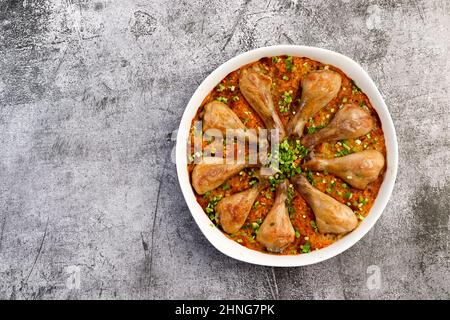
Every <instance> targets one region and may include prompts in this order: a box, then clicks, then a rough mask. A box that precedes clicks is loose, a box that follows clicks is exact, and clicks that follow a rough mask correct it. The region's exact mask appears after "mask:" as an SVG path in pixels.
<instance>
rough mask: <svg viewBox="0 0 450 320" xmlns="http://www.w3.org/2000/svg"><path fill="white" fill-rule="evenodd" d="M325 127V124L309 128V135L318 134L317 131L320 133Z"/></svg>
mask: <svg viewBox="0 0 450 320" xmlns="http://www.w3.org/2000/svg"><path fill="white" fill-rule="evenodd" d="M324 127H325V125H324V124H321V125H318V126H309V127H308V133H309V134H312V133H314V132H316V131H318V130H320V129H322V128H324Z"/></svg>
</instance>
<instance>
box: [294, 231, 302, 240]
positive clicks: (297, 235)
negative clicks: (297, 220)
mask: <svg viewBox="0 0 450 320" xmlns="http://www.w3.org/2000/svg"><path fill="white" fill-rule="evenodd" d="M300 236H301V234H300V231H298V230H295V237H296V238H297V239H298V238H300Z"/></svg>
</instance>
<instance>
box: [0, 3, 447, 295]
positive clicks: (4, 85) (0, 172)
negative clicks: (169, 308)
mask: <svg viewBox="0 0 450 320" xmlns="http://www.w3.org/2000/svg"><path fill="white" fill-rule="evenodd" d="M225 4H226V5H227V6H226V7H224V5H225ZM449 17H450V2H449V1H448V0H441V1H432V0H430V1H425V0H424V1H420V0H410V1H406V0H405V1H389V0H385V1H350V0H342V1H325V0H321V1H316V0H309V1H287V0H286V1H281V0H280V1H275V0H270V1H256V0H252V1H248V0H246V1H237V0H228V1H225V2H224V1H221V0H208V1H200V0H196V1H169V0H161V1H150V0H147V1H144V0H141V1H131V0H121V1H119V0H117V1H88V0H79V1H71V0H59V1H58V0H53V1H44V0H40V1H31V0H28V1H27V0H24V1H22V0H21V1H13V0H0V148H1V152H0V298H4V299H9V298H17V299H50V298H70V299H79V298H88V299H91V298H107V299H109V298H133V299H147V298H200V299H203V298H220V299H224V298H268V299H271V298H283V299H310V298H318V299H321V298H337V299H343V298H350V299H352V298H353V299H354V298H376V299H384V298H450V271H449V270H450V254H449V240H450V236H449V229H450V222H449V207H450V201H449V193H450V184H449V180H450V177H449V160H450V151H449V150H450V149H449V140H450V130H449V121H450V118H449V99H450V90H449V83H450V76H449V74H450V65H449V60H450V53H449V37H450V21H449V20H450V18H449ZM280 43H294V44H305V45H311V46H319V47H323V48H328V49H332V50H336V51H338V52H341V53H343V54H346V55H348V56H350V57H352V58H354V59H355V60H356V61H358V62H359V63H361V64H362V66H363V67H364V68H365V69H366V70H367V71H368V72H369V74H370V75H371V76H372V77H373V79H374V81H375V82H376V83H377V85H378V86H379V89H380V90H381V92H382V93H383V95H384V97H385V99H386V103H387V105H388V106H389V109H390V111H391V114H392V117H393V120H394V122H395V125H396V129H397V133H398V139H399V146H400V167H399V174H398V179H397V183H396V186H395V189H394V193H393V196H392V198H391V200H390V202H389V204H388V206H387V208H386V210H385V213H384V215H383V216H382V218H381V219H380V220H379V222H378V223H377V225H376V227H375V228H374V229H373V230H372V231H371V232H370V233H369V234H368V235H367V236H366V237H364V238H363V240H362V241H360V242H359V243H358V244H357V245H355V246H354V247H353V248H351V249H350V250H348V251H347V252H345V253H344V254H341V255H340V256H338V257H336V258H334V259H331V260H328V261H326V262H324V263H321V264H317V265H313V266H309V267H304V268H290V269H278V268H266V267H258V266H252V265H248V264H244V263H241V262H238V261H235V260H232V259H231V258H228V257H226V256H224V255H222V254H221V253H219V252H218V251H216V250H215V249H214V248H213V247H212V246H211V245H210V244H209V243H208V241H207V240H206V239H205V238H204V237H203V235H202V234H201V233H200V231H199V229H198V228H197V226H196V225H195V223H194V221H193V219H192V218H191V215H190V214H189V212H188V210H187V206H186V204H185V201H184V199H183V197H182V195H181V192H180V189H179V186H178V181H177V177H176V171H175V165H174V164H173V163H171V161H170V153H171V150H172V148H173V146H174V142H173V141H170V133H171V131H172V130H175V129H177V126H178V123H179V120H180V118H181V115H182V113H183V110H184V107H185V105H186V103H187V102H188V100H189V98H190V96H191V95H192V93H193V92H194V90H195V89H196V87H197V85H198V84H199V83H200V82H201V81H202V80H203V79H204V78H205V77H206V76H207V75H208V74H209V72H211V71H212V70H213V69H214V68H216V67H217V66H218V65H220V64H221V63H223V62H225V61H226V60H228V59H229V58H231V57H233V56H235V55H236V54H238V53H240V52H243V51H247V50H249V49H252V48H256V47H260V46H265V45H272V44H280ZM372 265H375V266H377V267H378V268H379V270H380V272H381V279H382V282H381V287H380V288H375V289H374V288H373V287H370V286H367V281H368V279H369V276H370V270H371V269H370V268H369V273H368V267H369V266H372ZM73 266H75V268H76V267H79V270H80V273H79V274H80V279H81V284H80V288H79V289H77V288H73V286H70V283H69V285H68V283H67V279H68V278H69V279H72V278H70V272H71V270H73V269H71V268H74V267H73ZM369 280H370V279H369ZM370 288H371V289H370Z"/></svg>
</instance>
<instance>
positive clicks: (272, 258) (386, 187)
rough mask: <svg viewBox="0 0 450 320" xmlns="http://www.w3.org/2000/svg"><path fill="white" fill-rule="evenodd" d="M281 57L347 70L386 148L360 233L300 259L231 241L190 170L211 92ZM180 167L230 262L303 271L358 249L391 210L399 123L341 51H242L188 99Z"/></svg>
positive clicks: (186, 188) (193, 203) (189, 198)
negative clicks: (193, 131) (247, 68)
mask: <svg viewBox="0 0 450 320" xmlns="http://www.w3.org/2000/svg"><path fill="white" fill-rule="evenodd" d="M281 55H291V56H296V57H307V58H310V59H312V60H316V61H319V62H321V63H324V64H329V65H332V66H334V67H337V68H339V69H340V70H342V72H344V73H345V74H346V75H347V76H348V77H349V78H350V79H352V80H353V81H354V82H355V84H356V85H357V86H358V87H359V88H361V90H362V91H363V92H364V93H365V94H366V95H367V97H368V98H369V100H370V102H371V104H372V106H373V108H374V109H375V110H376V112H377V114H378V117H379V118H380V121H381V126H382V129H383V133H384V137H385V144H386V171H385V174H384V180H383V182H382V184H381V187H380V189H379V191H378V195H377V197H376V199H375V202H374V204H373V206H372V208H371V209H370V211H369V214H368V216H367V217H366V218H365V219H364V220H363V221H362V222H361V223H360V224H359V225H358V227H357V228H356V229H355V230H353V231H352V232H351V233H349V234H347V235H346V236H344V237H343V238H341V239H339V240H337V241H336V242H334V243H332V244H331V245H329V246H328V247H326V248H323V249H320V250H317V251H313V252H310V253H307V254H298V255H274V254H269V253H263V252H259V251H256V250H252V249H249V248H247V247H245V246H243V245H240V244H238V243H237V242H235V241H233V240H231V239H229V238H227V237H226V236H225V235H224V234H223V232H222V231H220V230H219V228H217V227H216V226H214V225H213V224H212V223H211V220H210V219H209V218H208V216H207V215H206V213H205V212H204V211H203V209H202V208H201V206H200V204H199V203H198V202H197V199H196V197H195V194H194V191H193V189H192V186H191V183H190V179H189V174H188V170H187V157H186V150H187V144H186V142H187V141H188V138H189V129H190V126H191V122H192V119H193V118H194V116H195V114H196V113H197V110H198V108H199V107H200V105H201V103H202V102H203V100H204V98H205V97H206V96H207V94H209V92H210V91H211V90H213V89H214V88H215V87H216V86H217V84H218V83H219V82H220V81H221V80H222V79H223V78H225V77H226V76H227V75H228V74H229V73H230V72H232V71H234V70H237V69H239V68H240V67H242V66H244V65H246V64H249V63H251V62H255V61H258V60H259V59H261V58H264V57H272V56H281ZM176 166H177V175H178V181H179V183H180V187H181V191H182V193H183V196H184V199H185V201H186V203H187V205H188V208H189V211H190V212H191V214H192V217H193V218H194V220H195V222H196V223H197V225H198V227H199V228H200V230H201V231H202V233H203V234H204V236H205V237H206V238H207V239H208V241H209V242H210V243H211V244H212V245H213V246H214V247H215V248H216V249H217V250H219V251H220V252H222V253H223V254H225V255H227V256H229V257H231V258H234V259H237V260H240V261H243V262H247V263H251V264H256V265H264V266H272V267H298V266H306V265H310V264H315V263H318V262H322V261H325V260H328V259H330V258H333V257H335V256H337V255H338V254H341V253H342V252H344V251H346V250H348V249H349V248H351V247H352V246H353V245H355V244H356V243H357V242H358V241H359V240H361V238H362V237H364V236H365V235H366V234H367V233H368V232H369V231H370V230H371V229H372V228H373V226H374V225H375V223H376V222H377V220H378V219H379V218H380V216H381V215H382V213H383V211H384V209H385V208H386V205H387V203H388V201H389V198H390V196H391V193H392V190H393V188H394V184H395V180H396V176H397V170H398V143H397V135H396V132H395V127H394V123H393V121H392V118H391V115H390V112H389V109H388V108H387V106H386V103H385V102H384V99H383V97H382V96H381V93H380V92H379V90H378V88H377V86H376V85H375V83H374V82H373V80H372V79H371V77H370V76H369V74H368V73H367V72H366V71H365V70H364V69H363V68H362V67H361V66H360V65H359V64H358V63H357V62H356V61H354V60H353V59H351V58H349V57H347V56H345V55H343V54H341V53H337V52H335V51H331V50H327V49H322V48H317V47H310V46H300V45H275V46H268V47H261V48H258V49H254V50H250V51H247V52H244V53H241V54H239V55H237V56H235V57H234V58H231V59H229V60H228V61H226V62H225V63H223V64H221V65H220V66H219V67H217V68H216V69H215V70H214V71H213V72H211V73H210V74H209V75H208V76H207V77H206V78H205V79H204V80H203V81H202V83H201V84H200V85H199V86H198V88H197V89H196V90H195V92H194V94H193V95H192V97H191V99H190V100H189V103H188V104H187V106H186V109H185V110H184V113H183V116H182V118H181V122H180V126H179V129H178V133H177V143H176Z"/></svg>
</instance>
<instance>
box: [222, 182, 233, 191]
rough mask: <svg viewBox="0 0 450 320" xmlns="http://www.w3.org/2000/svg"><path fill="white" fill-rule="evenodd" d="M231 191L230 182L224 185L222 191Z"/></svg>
mask: <svg viewBox="0 0 450 320" xmlns="http://www.w3.org/2000/svg"><path fill="white" fill-rule="evenodd" d="M230 189H231V186H230V184H229V183H228V182H227V183H225V184H223V185H222V190H230Z"/></svg>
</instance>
